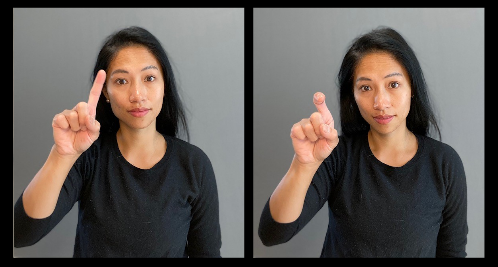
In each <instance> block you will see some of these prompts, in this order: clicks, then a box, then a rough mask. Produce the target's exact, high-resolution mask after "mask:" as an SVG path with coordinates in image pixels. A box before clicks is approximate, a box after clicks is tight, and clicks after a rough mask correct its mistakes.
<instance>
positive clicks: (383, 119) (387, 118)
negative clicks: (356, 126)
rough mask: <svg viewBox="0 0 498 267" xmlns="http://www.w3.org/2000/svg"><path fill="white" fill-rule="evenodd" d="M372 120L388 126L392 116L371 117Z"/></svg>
mask: <svg viewBox="0 0 498 267" xmlns="http://www.w3.org/2000/svg"><path fill="white" fill-rule="evenodd" d="M373 118H374V120H375V121H376V122H377V123H379V124H388V123H389V122H391V120H392V119H393V118H394V116H393V115H379V116H375V117H373Z"/></svg>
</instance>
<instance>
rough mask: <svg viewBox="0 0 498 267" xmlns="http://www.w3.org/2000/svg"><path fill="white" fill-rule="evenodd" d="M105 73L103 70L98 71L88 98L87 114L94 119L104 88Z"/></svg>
mask: <svg viewBox="0 0 498 267" xmlns="http://www.w3.org/2000/svg"><path fill="white" fill-rule="evenodd" d="M105 77H106V73H105V71H104V70H99V72H97V75H96V76H95V80H94V81H93V86H92V89H91V90H90V96H89V97H88V114H89V115H90V116H91V117H93V118H95V114H96V113H97V111H96V110H97V103H98V102H99V98H100V93H101V92H102V88H103V87H104V83H105Z"/></svg>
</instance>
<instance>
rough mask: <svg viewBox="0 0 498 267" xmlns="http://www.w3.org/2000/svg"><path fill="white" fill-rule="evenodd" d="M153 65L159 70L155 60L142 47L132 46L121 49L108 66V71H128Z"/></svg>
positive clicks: (157, 62)
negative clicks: (118, 69)
mask: <svg viewBox="0 0 498 267" xmlns="http://www.w3.org/2000/svg"><path fill="white" fill-rule="evenodd" d="M149 65H153V66H156V67H157V68H160V64H159V61H158V60H157V58H156V57H155V56H154V55H153V54H152V53H151V52H150V51H149V50H148V49H147V48H146V47H144V46H140V45H133V46H127V47H124V48H121V49H120V50H119V51H118V52H117V53H116V55H115V56H114V58H113V59H112V60H111V62H110V64H109V70H110V71H112V70H113V69H116V68H120V69H123V68H126V69H127V70H129V71H132V70H134V69H142V68H143V67H144V66H149Z"/></svg>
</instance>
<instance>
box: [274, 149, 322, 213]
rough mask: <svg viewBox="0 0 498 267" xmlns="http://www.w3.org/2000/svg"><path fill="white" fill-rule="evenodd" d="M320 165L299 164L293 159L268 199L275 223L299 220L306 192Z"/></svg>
mask: <svg viewBox="0 0 498 267" xmlns="http://www.w3.org/2000/svg"><path fill="white" fill-rule="evenodd" d="M320 164H321V162H320V163H314V164H301V163H299V161H298V160H297V159H296V158H295V157H294V159H293V160H292V163H291V166H290V167H289V170H288V171H287V173H286V174H285V176H284V177H283V178H282V180H281V181H280V183H279V184H278V185H277V187H276V188H275V191H273V194H272V195H271V197H270V202H269V206H270V212H271V216H272V217H273V219H274V220H275V221H277V222H279V223H290V222H293V221H295V220H296V219H297V218H299V216H300V214H301V212H302V210H303V205H304V199H305V197H306V192H307V191H308V188H309V186H310V184H311V180H312V179H313V176H314V175H315V173H316V171H317V169H318V167H320Z"/></svg>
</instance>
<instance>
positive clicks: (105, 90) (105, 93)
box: [102, 83, 109, 100]
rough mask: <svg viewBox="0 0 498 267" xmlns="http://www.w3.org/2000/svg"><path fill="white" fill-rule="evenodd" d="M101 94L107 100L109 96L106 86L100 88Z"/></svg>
mask: <svg viewBox="0 0 498 267" xmlns="http://www.w3.org/2000/svg"><path fill="white" fill-rule="evenodd" d="M102 93H103V94H104V96H105V98H106V99H107V100H109V94H108V93H107V86H106V84H105V83H104V86H103V87H102Z"/></svg>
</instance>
